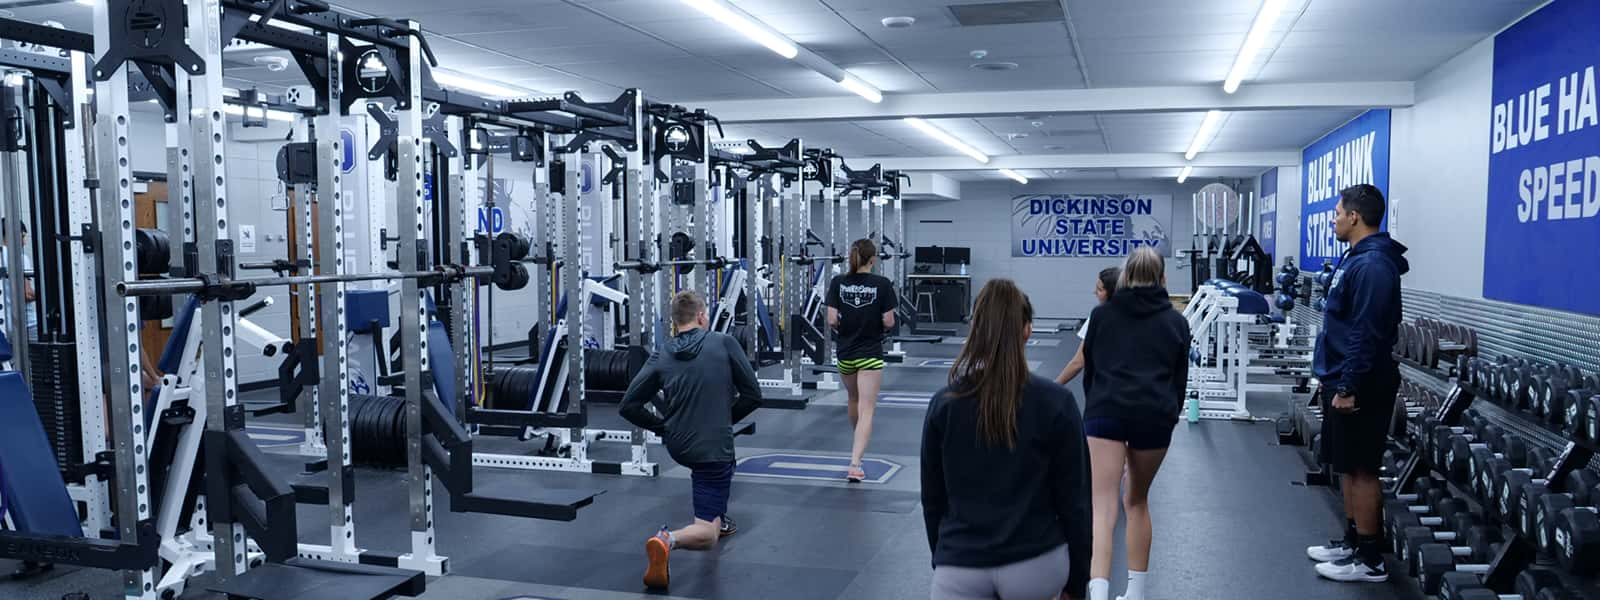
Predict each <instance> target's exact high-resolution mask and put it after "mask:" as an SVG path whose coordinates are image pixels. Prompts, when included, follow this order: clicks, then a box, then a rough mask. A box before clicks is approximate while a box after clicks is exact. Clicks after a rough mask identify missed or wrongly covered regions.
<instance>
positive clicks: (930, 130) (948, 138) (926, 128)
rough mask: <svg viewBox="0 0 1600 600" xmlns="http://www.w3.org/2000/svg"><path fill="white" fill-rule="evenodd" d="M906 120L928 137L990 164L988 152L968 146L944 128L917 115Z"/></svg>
mask: <svg viewBox="0 0 1600 600" xmlns="http://www.w3.org/2000/svg"><path fill="white" fill-rule="evenodd" d="M906 122H907V123H910V124H911V126H912V127H915V128H917V129H918V130H920V131H922V132H923V133H925V134H928V137H931V138H933V139H936V140H939V141H941V142H944V144H945V145H946V146H949V147H951V148H955V149H956V150H958V151H960V152H961V153H962V154H965V155H967V156H971V157H972V159H973V160H976V161H978V162H981V163H983V164H989V156H988V155H987V154H984V153H982V152H979V151H978V149H977V148H973V147H972V146H968V145H967V144H966V142H963V141H961V140H958V139H956V138H955V136H952V135H950V134H948V133H945V131H944V130H943V129H939V128H938V127H935V126H934V125H933V124H932V123H929V122H927V121H924V120H922V119H919V118H916V117H906Z"/></svg>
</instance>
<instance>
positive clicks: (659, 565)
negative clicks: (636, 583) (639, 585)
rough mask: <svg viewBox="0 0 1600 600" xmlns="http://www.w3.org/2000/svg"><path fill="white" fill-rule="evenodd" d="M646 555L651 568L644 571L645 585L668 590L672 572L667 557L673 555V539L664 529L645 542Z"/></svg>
mask: <svg viewBox="0 0 1600 600" xmlns="http://www.w3.org/2000/svg"><path fill="white" fill-rule="evenodd" d="M644 554H645V556H648V557H649V558H650V566H649V567H648V568H646V569H645V571H644V585H645V587H648V588H656V589H663V590H664V589H667V583H668V580H669V579H670V578H671V570H670V569H668V568H667V555H669V554H672V538H671V537H670V536H668V534H667V529H666V528H665V527H663V528H662V529H661V531H660V532H657V533H656V534H655V535H653V536H650V539H648V540H645V541H644Z"/></svg>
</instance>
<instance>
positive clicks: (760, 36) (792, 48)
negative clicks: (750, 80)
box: [683, 0, 800, 58]
mask: <svg viewBox="0 0 1600 600" xmlns="http://www.w3.org/2000/svg"><path fill="white" fill-rule="evenodd" d="M683 3H684V4H687V5H689V6H693V7H694V8H695V9H696V10H699V11H700V12H703V13H705V14H706V15H707V16H709V17H711V18H713V19H716V20H717V22H719V23H722V24H723V25H727V26H728V27H730V28H732V29H733V30H734V31H737V32H739V33H742V34H744V36H745V37H747V38H750V39H752V40H755V41H757V42H760V43H761V45H763V46H766V47H767V48H769V49H771V50H772V51H773V52H777V53H778V56H782V57H784V58H794V57H796V56H799V55H800V48H799V47H798V46H796V45H795V44H794V42H791V41H789V38H786V37H784V36H783V34H781V33H778V32H777V31H775V30H773V29H772V28H771V27H767V25H766V24H765V23H762V22H760V21H758V20H756V19H755V18H754V17H751V16H749V15H747V14H745V13H744V11H741V10H739V9H737V8H734V7H733V6H731V5H729V4H728V3H727V2H726V1H725V0H683Z"/></svg>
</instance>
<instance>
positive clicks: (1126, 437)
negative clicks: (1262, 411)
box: [1083, 246, 1189, 600]
mask: <svg viewBox="0 0 1600 600" xmlns="http://www.w3.org/2000/svg"><path fill="white" fill-rule="evenodd" d="M1166 284H1167V275H1166V261H1164V260H1163V259H1162V258H1161V254H1159V253H1157V252H1156V251H1155V249H1153V248H1150V247H1148V246H1146V247H1143V248H1139V249H1138V250H1135V251H1134V252H1133V254H1131V255H1129V256H1128V259H1127V261H1126V262H1124V263H1123V265H1122V276H1121V278H1120V279H1119V280H1118V281H1117V291H1116V293H1115V294H1112V296H1111V299H1110V300H1109V301H1107V302H1106V303H1105V304H1102V305H1100V307H1098V308H1096V309H1094V312H1092V313H1090V315H1089V327H1088V330H1087V331H1086V332H1085V335H1084V338H1083V348H1084V351H1083V397H1084V400H1083V402H1084V411H1083V425H1084V430H1085V431H1086V432H1087V433H1088V436H1089V457H1090V462H1091V463H1092V464H1093V467H1094V559H1093V561H1092V563H1091V565H1090V567H1089V568H1090V571H1091V574H1090V577H1092V579H1091V580H1090V582H1089V600H1108V598H1109V596H1110V593H1111V581H1110V576H1111V551H1112V548H1113V546H1114V542H1115V540H1113V539H1112V532H1113V531H1115V530H1116V526H1117V510H1118V508H1121V509H1122V512H1123V513H1125V514H1126V516H1127V519H1128V524H1127V531H1126V535H1127V540H1126V548H1125V551H1126V552H1127V554H1128V587H1127V592H1126V593H1125V594H1124V595H1123V596H1120V597H1119V598H1120V599H1123V600H1144V584H1145V581H1144V580H1145V574H1146V573H1148V572H1149V570H1150V539H1151V524H1150V506H1149V494H1150V484H1151V483H1152V482H1154V481H1155V478H1156V471H1158V470H1160V469H1161V462H1162V460H1164V459H1165V458H1166V456H1167V446H1168V445H1170V444H1171V443H1172V430H1173V428H1174V427H1176V426H1177V424H1178V412H1179V410H1180V409H1181V407H1182V406H1183V396H1184V391H1185V389H1186V388H1187V386H1188V378H1189V322H1188V321H1186V320H1184V318H1183V315H1181V314H1179V313H1178V311H1177V310H1174V309H1173V308H1172V300H1171V299H1170V298H1169V297H1168V296H1167V289H1166ZM1124 478H1126V485H1125V486H1124V485H1123V484H1124ZM1119 496H1120V498H1119Z"/></svg>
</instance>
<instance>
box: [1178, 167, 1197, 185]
mask: <svg viewBox="0 0 1600 600" xmlns="http://www.w3.org/2000/svg"><path fill="white" fill-rule="evenodd" d="M1193 172H1194V165H1184V166H1183V171H1181V172H1179V173H1178V183H1183V182H1185V181H1188V179H1189V174H1190V173H1193Z"/></svg>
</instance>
